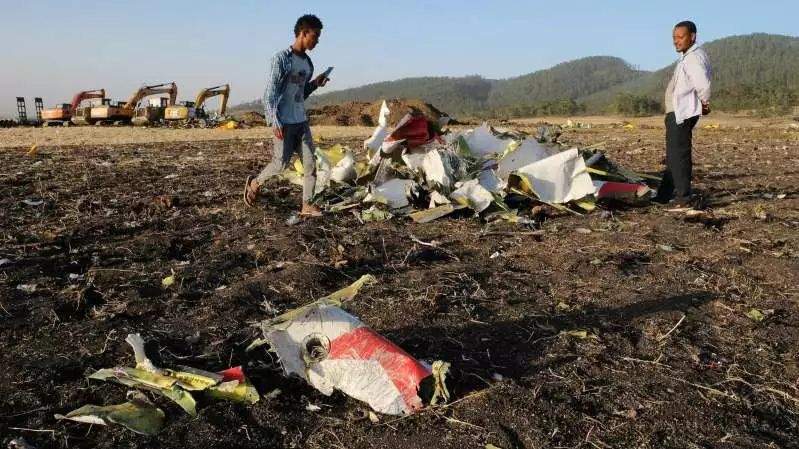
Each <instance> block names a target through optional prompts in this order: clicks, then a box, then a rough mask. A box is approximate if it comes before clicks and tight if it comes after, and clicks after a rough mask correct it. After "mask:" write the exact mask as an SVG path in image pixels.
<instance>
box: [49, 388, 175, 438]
mask: <svg viewBox="0 0 799 449" xmlns="http://www.w3.org/2000/svg"><path fill="white" fill-rule="evenodd" d="M130 396H131V397H130V398H129V399H130V400H129V401H128V402H125V403H124V404H118V405H106V406H98V405H84V406H83V407H81V408H79V409H77V410H73V411H71V412H69V413H67V414H66V415H58V414H57V415H55V418H56V419H59V420H61V419H68V420H71V421H77V422H81V423H86V424H99V425H101V426H107V425H110V424H119V425H121V426H124V427H126V428H128V429H130V430H132V431H134V432H136V433H140V434H142V435H156V434H157V433H158V432H160V431H161V429H162V428H163V427H164V419H165V416H166V415H165V414H164V411H163V410H161V409H160V408H158V407H156V406H155V405H153V403H152V402H150V401H149V400H148V399H147V397H146V396H145V395H143V394H141V393H138V392H133V394H132V395H130Z"/></svg>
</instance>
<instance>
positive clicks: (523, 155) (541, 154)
mask: <svg viewBox="0 0 799 449" xmlns="http://www.w3.org/2000/svg"><path fill="white" fill-rule="evenodd" d="M555 153H557V151H555V150H550V149H549V148H547V147H545V146H544V145H542V144H540V143H538V142H537V141H535V140H533V139H525V140H524V142H522V144H521V145H519V147H518V148H516V149H515V150H513V151H510V152H508V153H507V154H506V155H505V156H503V157H502V159H500V160H499V163H498V166H497V176H499V177H500V178H502V179H504V180H506V181H507V179H508V176H510V174H511V173H513V172H514V171H516V170H518V169H520V168H522V167H524V166H526V165H530V164H532V163H534V162H538V161H540V160H542V159H546V158H548V157H550V156H552V155H553V154H555Z"/></svg>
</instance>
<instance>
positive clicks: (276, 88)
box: [263, 47, 317, 127]
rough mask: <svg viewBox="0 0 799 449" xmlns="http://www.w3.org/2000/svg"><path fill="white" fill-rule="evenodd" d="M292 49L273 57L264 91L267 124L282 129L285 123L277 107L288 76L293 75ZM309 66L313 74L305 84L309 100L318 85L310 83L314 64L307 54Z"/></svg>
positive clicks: (306, 96) (282, 51)
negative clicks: (278, 113) (278, 114)
mask: <svg viewBox="0 0 799 449" xmlns="http://www.w3.org/2000/svg"><path fill="white" fill-rule="evenodd" d="M292 51H293V50H292V49H291V47H289V48H287V49H285V50H281V51H279V52H277V53H275V56H273V57H272V62H271V64H270V72H269V74H268V75H267V77H266V90H265V91H264V99H263V104H264V117H265V118H266V122H267V123H268V124H269V125H271V126H274V127H282V126H283V123H282V122H281V120H280V117H278V116H277V105H278V104H280V100H281V98H283V93H284V92H285V91H286V81H287V80H288V75H289V73H291V52H292ZM305 57H306V58H307V60H308V66H310V67H311V73H310V74H309V75H308V79H309V81H308V82H307V83H305V98H308V96H309V95H311V93H313V91H315V90H316V88H317V85H316V83H314V82H312V81H310V80H312V79H313V62H311V58H310V57H309V56H308V55H307V54H306V55H305Z"/></svg>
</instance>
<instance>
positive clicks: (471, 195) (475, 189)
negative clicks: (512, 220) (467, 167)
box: [450, 179, 494, 214]
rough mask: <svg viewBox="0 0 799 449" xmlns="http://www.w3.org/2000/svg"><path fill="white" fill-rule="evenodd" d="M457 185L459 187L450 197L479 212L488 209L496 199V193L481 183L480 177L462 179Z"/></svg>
mask: <svg viewBox="0 0 799 449" xmlns="http://www.w3.org/2000/svg"><path fill="white" fill-rule="evenodd" d="M455 186H456V187H457V188H458V189H457V190H455V191H454V192H452V194H451V195H450V198H452V200H453V201H455V202H456V203H458V204H461V205H464V206H468V207H470V208H472V209H474V211H475V212H477V213H478V214H479V213H480V212H482V211H484V210H486V209H487V208H488V206H490V205H491V202H492V201H494V195H492V194H491V192H489V191H488V190H486V188H485V187H483V186H482V185H480V180H479V179H470V180H469V181H462V182H459V183H457V184H455Z"/></svg>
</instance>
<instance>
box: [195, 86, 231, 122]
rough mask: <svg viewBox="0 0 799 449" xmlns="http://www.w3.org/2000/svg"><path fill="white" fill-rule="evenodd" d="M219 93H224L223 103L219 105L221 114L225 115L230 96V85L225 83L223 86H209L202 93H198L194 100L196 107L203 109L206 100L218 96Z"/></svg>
mask: <svg viewBox="0 0 799 449" xmlns="http://www.w3.org/2000/svg"><path fill="white" fill-rule="evenodd" d="M217 95H222V103H221V105H220V107H219V114H220V115H225V110H227V100H228V97H229V96H230V85H229V84H224V85H221V86H214V87H209V88H207V89H203V90H201V91H200V93H198V94H197V98H196V99H195V101H194V107H195V108H197V109H201V108H202V107H203V104H204V103H205V100H207V99H209V98H213V97H216V96H217Z"/></svg>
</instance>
